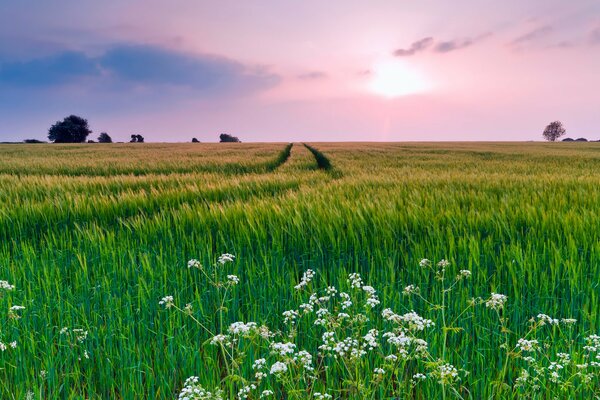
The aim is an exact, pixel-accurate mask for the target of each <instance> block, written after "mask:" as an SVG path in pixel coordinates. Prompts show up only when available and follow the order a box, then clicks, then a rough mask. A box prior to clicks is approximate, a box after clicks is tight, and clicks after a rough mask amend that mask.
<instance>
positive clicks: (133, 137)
mask: <svg viewBox="0 0 600 400" xmlns="http://www.w3.org/2000/svg"><path fill="white" fill-rule="evenodd" d="M135 142H137V135H131V140H130V141H129V143H135Z"/></svg>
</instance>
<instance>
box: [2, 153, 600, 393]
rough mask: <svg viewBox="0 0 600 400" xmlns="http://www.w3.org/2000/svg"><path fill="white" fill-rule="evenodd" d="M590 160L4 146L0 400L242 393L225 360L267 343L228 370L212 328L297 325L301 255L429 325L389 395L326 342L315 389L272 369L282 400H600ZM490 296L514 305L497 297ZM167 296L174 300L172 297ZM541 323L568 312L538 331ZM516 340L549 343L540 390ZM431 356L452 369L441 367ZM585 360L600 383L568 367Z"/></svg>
mask: <svg viewBox="0 0 600 400" xmlns="http://www.w3.org/2000/svg"><path fill="white" fill-rule="evenodd" d="M310 149H313V150H314V153H313V152H311V150H310ZM290 150H291V151H290ZM599 171H600V144H597V143H549V144H545V143H544V144H542V143H313V144H310V148H309V147H306V146H304V145H303V144H301V143H295V144H294V145H293V146H291V147H290V146H289V145H288V144H286V143H279V144H113V145H100V144H94V145H2V146H0V237H1V241H0V280H5V281H7V282H8V283H9V284H10V285H14V286H15V289H14V290H4V291H2V290H1V289H0V310H3V309H6V310H8V309H9V307H11V306H13V305H22V306H24V307H25V309H23V310H17V311H14V312H10V313H8V314H7V313H6V312H3V311H0V323H2V325H1V326H0V342H4V343H9V342H12V341H13V340H15V341H17V346H16V348H10V347H9V348H7V349H6V350H5V351H2V352H0V398H3V399H23V398H25V397H26V396H27V395H28V393H29V396H31V398H36V399H37V398H40V399H41V398H44V399H55V398H68V399H79V398H81V399H83V398H89V399H96V398H98V399H100V398H102V399H109V398H110V399H121V398H123V399H145V398H148V399H152V398H155V399H168V398H176V397H177V396H178V394H179V392H180V391H181V389H182V387H183V386H184V381H185V380H186V378H188V377H190V376H197V377H198V380H199V382H200V383H201V384H202V386H203V387H205V388H207V389H209V390H213V389H214V388H215V387H219V386H220V387H222V388H223V389H224V390H225V394H224V398H233V397H234V395H237V391H238V390H239V389H240V388H241V387H243V386H244V385H245V384H246V383H247V382H246V383H244V382H243V381H242V380H241V379H240V378H234V377H233V375H234V374H233V373H231V368H234V367H235V368H237V370H238V371H239V372H240V373H241V374H245V376H246V379H250V378H252V377H253V376H254V371H253V370H252V367H251V365H252V358H256V359H257V358H259V354H258V353H256V354H255V353H253V351H254V350H248V351H247V352H246V356H247V357H248V359H247V360H246V361H237V360H236V361H235V362H233V361H232V360H230V361H229V362H228V361H227V360H226V358H227V355H228V354H229V353H227V354H226V353H221V352H219V349H218V347H219V346H215V345H211V344H210V343H208V342H209V341H210V340H211V335H210V334H208V333H207V331H206V329H205V328H207V329H208V330H210V331H211V332H213V333H217V332H225V331H226V330H227V327H228V326H229V324H230V323H233V322H235V321H245V322H248V321H255V322H257V323H258V324H259V325H261V324H267V325H268V326H269V327H271V329H273V330H283V331H285V330H286V329H288V328H289V327H288V328H286V323H284V321H283V318H282V313H283V312H284V311H286V310H292V309H297V307H298V304H300V303H301V302H302V301H306V299H307V298H308V296H307V295H306V296H304V295H302V294H300V293H299V290H296V289H294V285H296V284H298V282H300V280H301V278H302V276H303V273H304V272H305V271H306V270H307V269H309V268H310V269H312V270H314V271H315V272H316V275H315V278H314V282H313V283H311V285H312V284H315V285H316V284H317V283H318V284H319V285H320V286H324V287H326V286H327V285H335V286H336V287H338V289H339V290H341V288H343V287H346V288H347V289H348V290H350V289H349V288H348V283H347V279H346V277H347V276H348V274H350V273H354V272H357V273H360V275H361V276H362V280H363V281H364V284H365V285H370V286H373V287H374V288H375V289H376V290H377V296H378V300H379V301H380V302H381V304H380V305H378V306H377V307H378V308H373V309H367V310H366V311H365V309H364V308H362V306H361V307H358V308H357V310H355V312H356V313H362V312H364V313H365V315H367V317H368V318H369V320H370V321H371V322H373V323H374V324H379V325H378V326H382V325H381V324H384V323H386V322H385V321H382V318H381V312H382V310H383V309H385V308H391V309H392V310H394V311H395V312H397V313H407V312H409V311H411V310H413V309H414V310H415V311H416V312H417V313H419V314H420V315H422V316H423V317H425V318H428V319H430V320H432V322H434V323H435V327H432V328H427V329H426V330H425V331H424V332H431V334H424V335H426V336H427V341H428V346H429V353H430V354H431V356H430V357H429V359H428V360H429V361H427V362H424V363H420V361H419V360H417V359H410V360H408V361H406V362H405V363H403V364H396V365H395V366H393V367H389V368H391V369H386V374H387V375H386V376H387V377H388V378H389V377H390V376H392V379H396V380H398V382H399V383H397V384H394V385H392V386H388V387H383V386H382V387H377V383H378V379H380V380H381V379H384V378H380V377H377V374H375V376H373V377H372V376H371V374H373V370H374V368H378V364H377V362H376V360H377V359H378V358H377V356H376V355H375V354H374V353H373V354H372V353H371V352H369V353H368V354H367V355H365V356H364V357H362V359H361V361H360V362H355V361H352V362H353V363H354V362H355V364H356V365H354V364H352V365H353V366H354V367H355V368H356V370H355V371H359V370H360V371H367V372H368V374H367V373H364V374H362V375H361V374H358V373H353V372H352V371H350V370H351V369H352V368H348V367H347V364H346V365H345V366H344V367H343V368H342V367H341V366H340V365H339V359H334V358H332V359H331V360H330V359H327V361H324V360H321V359H320V358H317V356H316V351H315V352H313V356H314V362H315V365H316V366H317V369H319V365H327V366H328V368H327V369H324V370H322V371H319V376H318V378H316V380H315V382H313V383H306V382H304V381H302V379H304V378H301V376H300V375H293V376H292V375H290V376H289V377H288V378H289V380H288V381H287V383H286V378H281V377H280V378H278V379H279V380H278V379H276V378H277V375H276V374H271V375H269V378H268V379H269V382H270V383H269V385H271V386H272V387H273V390H274V391H275V393H274V395H273V396H274V397H273V398H300V399H301V398H309V397H310V398H312V397H313V396H314V394H315V393H316V391H317V389H315V388H318V389H319V390H318V391H320V392H324V391H325V390H329V389H330V391H329V393H330V394H331V395H332V396H333V398H364V393H367V392H368V393H371V395H372V397H371V398H385V397H386V396H390V393H396V394H395V396H400V395H401V396H403V398H416V399H431V398H442V397H443V396H445V397H447V398H457V397H458V398H460V397H462V398H473V399H479V398H489V397H494V398H512V397H514V398H517V397H520V396H524V397H536V396H537V397H539V398H552V397H554V396H556V397H563V396H564V397H565V398H566V397H571V398H575V397H580V398H593V397H594V396H599V395H600V386H599V385H600V383H599V382H600V380H599V376H600V375H599V372H598V371H599V370H600V368H598V367H593V366H592V364H591V361H592V358H593V357H594V354H595V353H593V354H589V352H590V350H589V349H588V350H583V348H582V347H581V346H582V344H585V343H586V342H585V339H584V338H585V337H589V336H590V335H593V334H600V318H599V310H600V299H599V296H600V281H599V276H600V241H599V235H600V174H599ZM222 253H231V254H233V255H235V261H233V262H224V264H225V265H223V266H222V267H217V270H218V268H221V269H223V271H225V270H226V274H227V275H229V274H231V275H235V276H237V277H238V278H239V281H240V282H239V284H237V285H233V284H232V285H230V286H226V287H224V286H222V285H220V284H219V285H217V286H216V287H215V286H214V285H210V284H209V281H208V280H207V276H208V277H213V275H210V273H209V274H208V275H206V273H207V272H208V271H213V270H214V268H215V267H212V266H213V265H215V263H216V260H217V259H218V258H219V256H220V255H221V254H222ZM423 258H427V259H430V260H433V263H432V267H431V270H432V272H431V273H429V272H427V271H426V268H424V267H422V266H420V265H419V264H420V262H421V260H422V259H423ZM190 259H197V260H198V261H199V263H200V264H202V265H203V266H205V267H203V268H204V269H202V270H200V269H199V268H188V260H190ZM441 259H445V260H448V262H449V263H450V265H449V266H448V267H443V269H447V271H448V272H447V276H445V277H442V276H441V275H440V274H441V272H440V269H439V268H442V267H436V266H435V263H437V261H439V260H441ZM460 270H468V271H470V273H471V274H470V276H469V277H467V276H466V273H465V276H464V277H465V279H464V282H463V281H460V282H458V280H460V279H456V281H454V279H455V278H454V277H455V276H456V275H457V274H459V275H460V274H461V272H459V271H460ZM211 273H212V272H211ZM218 273H220V272H215V274H218ZM215 276H216V275H215ZM441 278H444V279H446V278H448V282H449V283H450V284H452V285H453V286H452V290H451V291H444V289H443V287H442V286H441V285H444V284H445V282H446V281H443V280H442V279H441ZM215 281H218V279H216V278H215ZM452 282H454V284H453V283H452ZM457 282H458V283H457ZM213 283H215V282H213ZM409 284H414V285H416V286H419V288H420V290H419V291H418V292H417V293H413V295H412V296H411V295H410V293H406V292H407V290H406V287H407V286H408V285H409ZM307 286H308V285H307ZM440 287H442V289H440ZM224 288H225V289H226V290H222V289H224ZM446 288H447V286H446ZM359 291H360V289H359ZM224 292H226V294H224ZM403 292H405V293H404V294H403ZM408 292H410V290H408ZM492 292H494V293H499V294H504V295H506V296H507V299H506V302H505V303H504V304H500V305H498V306H494V305H493V304H492V305H491V306H490V305H489V304H486V301H489V299H491V297H490V296H491V293H492ZM307 294H309V292H307ZM367 294H368V291H367ZM447 294H448V295H447ZM169 295H170V296H173V303H174V305H175V306H177V307H178V308H179V309H181V311H177V310H176V309H175V308H174V307H170V308H169V307H167V308H166V307H165V305H169V303H170V300H168V299H167V301H166V303H165V302H163V304H159V302H160V301H161V299H163V300H164V297H165V296H169ZM363 295H364V293H362V292H361V293H360V296H363ZM479 297H480V298H481V300H478V299H477V298H479ZM471 299H475V300H474V302H475V303H479V304H476V305H473V304H472V300H471ZM187 303H191V304H192V306H193V311H191V312H190V313H188V312H187V311H185V310H184V306H185V305H186V304H187ZM360 310H363V311H360ZM462 310H467V311H466V312H464V313H463V311H462ZM539 314H546V315H549V316H550V317H552V318H556V319H558V320H560V319H569V318H572V319H576V320H577V323H576V324H574V325H572V326H571V324H569V326H566V325H565V326H563V324H562V322H561V323H560V324H559V323H556V324H554V323H552V322H549V323H547V324H546V326H541V325H542V324H540V326H536V327H535V328H531V326H532V323H531V322H529V321H530V319H531V318H532V317H533V318H534V319H536V318H537V320H538V322H539V320H540V319H541V320H543V319H544V317H537V316H538V315H539ZM11 315H12V317H11ZM15 315H18V316H20V318H15ZM190 317H193V318H190ZM302 318H303V317H302ZM302 318H301V317H298V321H297V322H296V325H295V326H296V327H295V328H293V329H292V330H294V329H297V330H298V331H299V332H302V333H301V334H297V333H296V336H295V337H294V340H295V341H296V343H297V344H298V345H299V346H300V345H301V346H304V347H306V348H312V349H316V347H317V346H318V345H319V344H320V343H321V335H322V333H323V329H322V327H320V326H314V325H313V324H312V322H310V321H312V320H310V321H309V320H306V321H305V320H303V319H302ZM194 319H195V320H196V321H195V320H194ZM198 322H199V323H200V324H199V323H198ZM363 322H364V321H363ZM328 323H329V322H328ZM369 323H370V322H369ZM366 325H367V324H366V322H365V323H364V324H363V325H361V326H360V327H359V328H356V329H358V330H360V329H363V328H364V329H366V328H367V326H366ZM64 328H67V329H66V330H65V329H64ZM77 329H81V330H83V331H78V330H77ZM344 329H346V328H344ZM352 329H355V328H352ZM352 329H351V328H347V332H351V331H352ZM74 330H75V331H74ZM85 331H87V334H85ZM409 331H410V330H407V331H406V332H409ZM531 332H533V333H531ZM360 334H361V335H364V334H366V330H364V331H362V332H361V333H360ZM418 334H419V335H420V334H421V332H418ZM349 335H350V333H349ZM415 335H417V333H415ZM290 337H293V334H292V335H291V336H290ZM525 337H526V338H527V339H532V340H533V338H535V340H537V341H538V344H539V349H537V350H536V351H531V354H535V355H536V356H538V355H539V360H540V361H539V363H540V364H538V366H540V365H542V364H543V365H544V367H543V368H545V369H544V371H545V372H544V371H541V370H540V371H538V372H539V376H540V378H539V380H538V381H536V382H537V384H538V386H541V387H540V388H538V389H536V388H532V387H529V386H521V387H519V385H518V384H517V383H518V381H517V378H519V376H521V374H522V369H523V368H526V367H527V365H529V364H528V361H527V360H525V359H524V356H525V355H526V353H527V351H526V350H523V351H519V348H518V347H516V346H517V339H519V338H525ZM243 340H245V339H243ZM278 340H279V339H278ZM381 343H382V344H381V345H380V346H379V347H378V348H379V349H380V350H381V351H383V350H384V349H386V351H388V350H389V349H388V348H387V347H385V346H387V344H384V343H383V341H382V342H381ZM538 344H536V345H535V346H534V347H537V345H538ZM248 345H249V344H248ZM240 346H241V344H240ZM532 346H533V345H532ZM248 348H250V347H248ZM598 349H600V345H599V346H598ZM521 350H522V349H521ZM373 351H374V352H375V351H378V350H377V349H376V350H373ZM586 351H588V353H585V352H586ZM559 352H564V353H569V354H571V358H572V360H573V361H572V362H571V361H568V362H567V361H565V360H564V356H559V355H557V354H558V353H559ZM266 354H269V353H268V352H267V353H266ZM586 354H587V355H586ZM546 355H547V356H546ZM261 357H263V356H261ZM269 357H275V356H273V355H270V356H269ZM544 357H545V358H544ZM586 357H587V358H586ZM224 358H225V360H224ZM267 358H268V357H267ZM342 358H343V357H342ZM438 359H443V361H444V363H448V364H452V366H454V367H455V368H456V369H457V374H458V375H457V377H456V378H455V377H454V376H453V375H452V376H447V377H444V376H439V374H438V375H436V372H435V371H436V370H439V367H440V365H441V361H440V362H438V361H436V360H438ZM268 360H269V363H272V362H273V361H274V360H275V358H268ZM561 360H562V361H561ZM559 361H560V362H562V364H561V368H560V369H561V371H560V377H559V378H557V379H556V380H553V379H552V376H551V371H552V368H550V367H548V366H549V365H551V364H550V363H551V362H559ZM598 361H600V359H598ZM436 362H437V363H438V364H436ZM560 362H559V364H560ZM584 363H587V364H590V365H589V366H586V367H585V368H582V367H579V370H580V372H581V371H584V375H586V374H587V375H589V376H590V378H589V381H588V382H586V379H587V378H586V377H587V375H586V376H583V375H582V374H580V375H575V372H573V374H571V373H570V372H568V371H571V369H572V370H573V371H577V370H578V369H577V367H576V366H575V364H580V365H583V364H584ZM238 364H239V365H238ZM571 364H572V368H571ZM555 365H556V364H555ZM225 367H227V368H225ZM354 367H353V368H354ZM289 368H291V367H289ZM385 368H388V367H385ZM423 368H425V369H423ZM426 368H431V369H430V370H426ZM540 368H541V367H540ZM548 368H550V369H548ZM556 368H557V367H555V369H556ZM594 368H595V369H594ZM225 370H226V371H225ZM534 370H535V368H533V367H531V368H530V373H531V374H532V375H533V374H534V372H533V371H534ZM588 370H589V371H588ZM405 371H406V376H404V375H403V373H404V372H405ZM267 372H268V370H267ZM421 372H422V373H423V374H424V375H425V376H426V379H424V381H423V382H421V383H418V384H414V383H412V382H409V381H411V380H414V379H416V378H414V377H413V375H414V374H416V373H421ZM228 373H229V377H227V374H228ZM358 375H361V376H360V377H359V376H358ZM542 375H543V377H541V376H542ZM571 375H573V376H571ZM458 378H460V380H459V379H458ZM386 379H387V378H386ZM292 381H293V382H292ZM290 382H292V383H291V384H292V385H295V386H294V390H288V389H284V387H286V385H288V386H289V385H290ZM303 382H304V383H303ZM402 382H404V383H402ZM534 383H535V382H534ZM515 384H516V386H515ZM265 385H266V384H265ZM396 385H397V386H396ZM265 388H266V386H265ZM344 388H345V389H344ZM262 389H263V388H262V387H261V390H260V391H262ZM260 391H258V392H257V393H258V394H260ZM394 391H396V392H394ZM573 393H575V394H573ZM248 398H251V399H254V398H258V395H257V394H255V393H254V392H253V393H252V394H250V395H249V397H248ZM315 398H316V397H315Z"/></svg>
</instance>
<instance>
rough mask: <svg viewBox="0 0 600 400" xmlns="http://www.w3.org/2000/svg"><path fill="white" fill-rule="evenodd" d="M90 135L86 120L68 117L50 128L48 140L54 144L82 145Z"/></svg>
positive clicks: (73, 116)
mask: <svg viewBox="0 0 600 400" xmlns="http://www.w3.org/2000/svg"><path fill="white" fill-rule="evenodd" d="M90 133H92V131H91V130H90V127H89V125H88V122H87V119H84V118H81V117H78V116H77V115H70V116H68V117H66V118H65V119H63V120H62V121H57V122H56V123H55V124H54V125H52V126H51V127H50V129H49V130H48V139H50V140H51V141H53V142H54V143H83V142H85V139H86V138H87V137H88V135H89V134H90Z"/></svg>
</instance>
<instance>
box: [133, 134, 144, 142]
mask: <svg viewBox="0 0 600 400" xmlns="http://www.w3.org/2000/svg"><path fill="white" fill-rule="evenodd" d="M129 143H144V137H143V136H142V135H131V140H130V141H129Z"/></svg>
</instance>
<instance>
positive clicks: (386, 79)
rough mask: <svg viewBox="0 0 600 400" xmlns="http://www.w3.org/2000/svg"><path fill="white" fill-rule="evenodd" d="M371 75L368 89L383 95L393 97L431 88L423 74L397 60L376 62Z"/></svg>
mask: <svg viewBox="0 0 600 400" xmlns="http://www.w3.org/2000/svg"><path fill="white" fill-rule="evenodd" d="M372 75H373V77H372V78H371V80H370V81H369V84H368V89H369V90H370V91H371V92H372V93H375V94H377V95H380V96H383V97H388V98H395V97H401V96H407V95H411V94H418V93H423V92H426V91H428V90H430V89H431V83H430V82H428V81H427V79H426V78H425V77H424V76H423V74H421V73H420V72H419V71H417V70H415V69H414V68H411V67H410V66H407V65H406V64H404V63H402V62H399V61H391V62H386V63H380V64H377V65H376V66H375V67H374V68H373V72H372Z"/></svg>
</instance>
